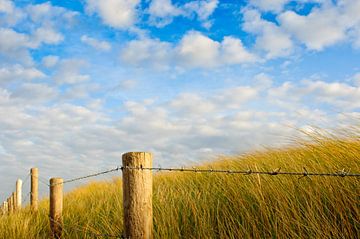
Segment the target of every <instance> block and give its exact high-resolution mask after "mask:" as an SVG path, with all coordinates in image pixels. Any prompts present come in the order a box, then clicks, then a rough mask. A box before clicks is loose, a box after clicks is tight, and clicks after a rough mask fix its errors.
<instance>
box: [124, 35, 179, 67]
mask: <svg viewBox="0 0 360 239" xmlns="http://www.w3.org/2000/svg"><path fill="white" fill-rule="evenodd" d="M121 59H122V61H123V62H125V63H126V64H130V65H134V66H148V65H150V66H153V67H155V68H159V69H164V68H167V64H168V63H169V61H171V59H172V48H171V44H170V43H168V42H161V41H160V40H156V39H149V38H145V39H139V40H133V41H130V42H128V43H127V45H126V46H125V47H124V49H123V51H122V52H121Z"/></svg>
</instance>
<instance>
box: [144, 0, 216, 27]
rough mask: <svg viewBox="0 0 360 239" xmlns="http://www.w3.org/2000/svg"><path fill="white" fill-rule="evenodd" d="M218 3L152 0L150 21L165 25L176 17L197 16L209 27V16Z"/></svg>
mask: <svg viewBox="0 0 360 239" xmlns="http://www.w3.org/2000/svg"><path fill="white" fill-rule="evenodd" d="M217 5H218V0H205V1H191V2H188V3H185V4H183V5H173V4H172V1H171V0H152V1H151V2H150V5H149V8H148V10H147V12H148V13H149V15H150V23H151V24H153V25H155V26H157V27H163V26H165V25H168V24H170V23H171V22H172V21H173V18H174V17H177V16H182V17H186V18H197V19H198V20H199V21H200V22H201V23H202V25H203V26H204V27H206V28H209V27H210V26H211V22H210V21H209V17H210V16H211V15H212V14H213V12H214V11H215V9H216V7H217Z"/></svg>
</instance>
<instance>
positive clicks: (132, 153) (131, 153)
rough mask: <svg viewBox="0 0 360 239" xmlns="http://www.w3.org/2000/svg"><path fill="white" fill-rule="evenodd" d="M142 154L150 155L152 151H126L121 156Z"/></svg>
mask: <svg viewBox="0 0 360 239" xmlns="http://www.w3.org/2000/svg"><path fill="white" fill-rule="evenodd" d="M141 154H144V155H146V156H152V153H150V152H127V153H124V154H123V156H137V155H141Z"/></svg>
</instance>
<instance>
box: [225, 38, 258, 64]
mask: <svg viewBox="0 0 360 239" xmlns="http://www.w3.org/2000/svg"><path fill="white" fill-rule="evenodd" d="M221 55H222V58H223V61H224V63H225V64H241V63H247V62H254V61H256V60H257V57H256V56H255V55H254V54H251V53H250V52H248V51H247V50H246V49H245V47H244V45H243V43H242V42H241V40H240V39H237V38H234V37H229V36H228V37H224V40H223V41H222V43H221Z"/></svg>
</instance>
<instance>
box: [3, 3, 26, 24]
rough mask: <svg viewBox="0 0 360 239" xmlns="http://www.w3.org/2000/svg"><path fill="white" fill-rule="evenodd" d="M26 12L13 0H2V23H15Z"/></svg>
mask: <svg viewBox="0 0 360 239" xmlns="http://www.w3.org/2000/svg"><path fill="white" fill-rule="evenodd" d="M24 17H25V14H24V13H23V12H22V11H21V10H20V9H18V8H17V7H16V6H15V5H14V3H13V2H12V1H9V0H0V25H4V24H5V25H9V26H12V25H15V24H16V23H17V22H18V21H20V20H21V19H23V18H24Z"/></svg>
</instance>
